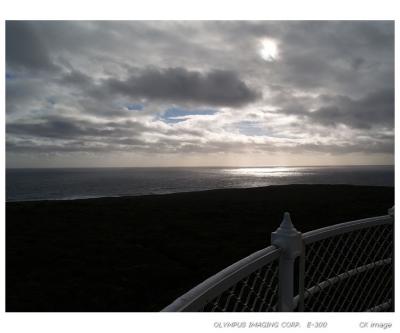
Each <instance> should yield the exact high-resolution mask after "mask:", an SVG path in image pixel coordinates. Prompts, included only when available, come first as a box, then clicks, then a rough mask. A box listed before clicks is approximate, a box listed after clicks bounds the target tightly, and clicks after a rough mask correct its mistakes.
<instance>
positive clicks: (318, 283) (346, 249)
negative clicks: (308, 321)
mask: <svg viewBox="0 0 400 333" xmlns="http://www.w3.org/2000/svg"><path fill="white" fill-rule="evenodd" d="M392 258H393V225H392V224H382V225H377V226H373V227H368V228H364V229H359V230H355V231H351V232H347V233H343V234H340V235H336V236H333V237H329V238H326V239H323V240H319V241H316V242H313V243H311V244H307V245H306V250H305V276H304V281H305V292H304V311H321V312H328V311H335V312H341V311H347V312H349V311H368V310H370V311H380V310H381V311H390V310H391V309H392V298H393V296H392V295H393V262H392ZM381 305H382V306H381Z"/></svg>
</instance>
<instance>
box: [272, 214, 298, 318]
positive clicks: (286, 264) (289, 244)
mask: <svg viewBox="0 0 400 333" xmlns="http://www.w3.org/2000/svg"><path fill="white" fill-rule="evenodd" d="M271 243H272V244H273V245H275V246H277V247H279V248H281V249H282V254H281V257H280V259H279V303H278V311H284V312H291V311H293V308H294V303H293V297H294V295H293V287H294V263H295V260H296V258H297V257H298V256H300V255H301V254H302V249H303V246H302V236H301V232H299V231H297V230H296V228H295V227H294V226H293V224H292V221H291V219H290V214H289V213H285V214H284V216H283V221H282V223H281V225H280V226H279V228H278V229H276V230H275V231H274V232H273V233H272V234H271Z"/></svg>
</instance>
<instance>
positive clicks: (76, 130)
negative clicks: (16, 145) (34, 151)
mask: <svg viewBox="0 0 400 333" xmlns="http://www.w3.org/2000/svg"><path fill="white" fill-rule="evenodd" d="M143 131H146V127H145V126H144V125H143V124H141V123H138V122H134V121H125V122H122V123H115V122H107V123H94V122H91V121H87V120H82V119H80V120H77V119H76V118H71V117H59V116H53V117H47V118H46V119H42V120H40V121H36V122H16V123H8V124H7V125H6V133H7V134H9V135H11V134H12V135H14V136H22V137H37V138H53V139H73V138H79V137H91V136H92V137H104V139H105V140H108V137H112V136H124V135H132V134H134V133H135V132H137V133H141V132H143Z"/></svg>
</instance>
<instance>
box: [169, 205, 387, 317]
mask: <svg viewBox="0 0 400 333" xmlns="http://www.w3.org/2000/svg"><path fill="white" fill-rule="evenodd" d="M393 222H394V208H392V209H391V210H389V214H388V215H385V216H378V217H372V218H366V219H362V220H356V221H351V222H345V223H340V224H336V225H332V226H329V227H325V228H321V229H317V230H313V231H310V232H306V233H304V234H302V233H300V232H298V231H297V230H296V229H295V228H294V226H293V224H292V222H291V220H290V216H289V214H288V213H285V215H284V219H283V221H282V223H281V225H280V226H279V228H278V229H277V230H276V231H275V232H273V233H272V235H271V240H272V244H273V245H272V246H269V247H267V248H265V249H263V250H260V251H258V252H255V253H253V254H252V255H250V256H248V257H246V258H244V259H242V260H240V261H238V262H236V263H235V264H233V265H231V266H229V267H227V268H226V269H224V270H222V271H220V272H219V273H217V274H215V275H214V276H212V277H210V278H209V279H207V280H205V281H204V282H203V283H201V284H199V285H198V286H196V287H195V288H193V289H191V290H190V291H189V292H187V293H186V294H184V295H183V296H181V297H179V298H178V299H176V300H175V301H174V302H173V303H172V304H170V305H169V306H167V307H166V308H165V309H163V310H162V311H193V312H194V311H204V312H212V311H222V312H236V311H248V312H271V311H393V308H394V305H393V299H394V298H393V275H394V274H393V259H392V258H393V237H394V236H393ZM295 292H296V293H297V295H295Z"/></svg>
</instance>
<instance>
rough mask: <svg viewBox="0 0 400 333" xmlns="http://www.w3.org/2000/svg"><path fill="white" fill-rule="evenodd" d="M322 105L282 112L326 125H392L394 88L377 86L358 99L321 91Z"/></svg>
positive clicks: (366, 126) (355, 126) (366, 127)
mask: <svg viewBox="0 0 400 333" xmlns="http://www.w3.org/2000/svg"><path fill="white" fill-rule="evenodd" d="M319 100H320V102H321V103H322V104H323V106H321V107H319V108H318V109H316V110H314V111H310V110H306V109H305V108H304V107H297V108H290V107H289V108H286V109H283V110H282V112H284V113H286V114H291V115H296V116H300V117H304V118H307V119H309V120H310V121H312V122H316V123H319V124H322V125H325V126H338V125H341V124H342V125H346V126H349V127H353V128H358V129H370V128H372V127H377V126H384V127H388V128H393V125H394V91H393V90H379V91H375V92H373V93H370V94H368V95H366V96H364V97H363V98H361V99H357V100H355V99H352V98H350V97H348V96H341V95H333V96H332V95H321V96H319Z"/></svg>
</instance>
